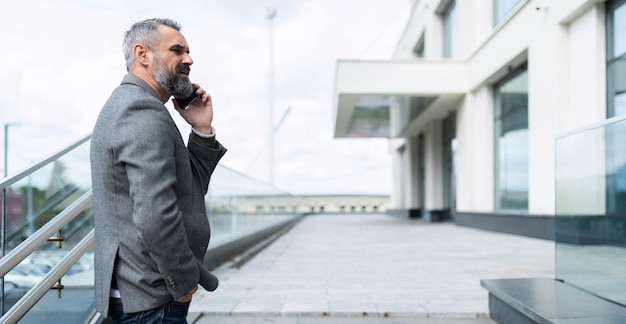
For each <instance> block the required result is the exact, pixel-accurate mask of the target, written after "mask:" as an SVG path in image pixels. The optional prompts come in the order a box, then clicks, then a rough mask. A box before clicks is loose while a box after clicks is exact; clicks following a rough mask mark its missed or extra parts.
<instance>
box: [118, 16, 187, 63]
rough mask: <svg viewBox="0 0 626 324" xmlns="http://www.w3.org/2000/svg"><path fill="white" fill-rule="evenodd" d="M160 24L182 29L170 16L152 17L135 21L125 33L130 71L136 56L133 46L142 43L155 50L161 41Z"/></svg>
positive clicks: (125, 56)
mask: <svg viewBox="0 0 626 324" xmlns="http://www.w3.org/2000/svg"><path fill="white" fill-rule="evenodd" d="M159 25H165V26H168V27H171V28H174V29H176V30H177V31H180V29H181V28H182V26H181V25H180V24H179V23H178V22H176V21H174V20H172V19H169V18H152V19H146V20H142V21H139V22H136V23H134V24H133V25H132V26H131V27H130V29H129V30H128V31H126V32H125V33H124V58H125V59H126V70H127V71H130V68H131V67H132V65H133V63H134V62H135V56H134V53H133V47H134V46H135V44H137V43H140V44H143V45H145V46H146V47H147V48H148V49H150V50H155V49H156V47H157V46H158V45H159V42H160V41H161V39H160V35H159V33H158V27H159Z"/></svg>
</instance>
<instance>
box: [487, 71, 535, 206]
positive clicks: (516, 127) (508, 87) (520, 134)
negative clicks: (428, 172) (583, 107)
mask: <svg viewBox="0 0 626 324" xmlns="http://www.w3.org/2000/svg"><path fill="white" fill-rule="evenodd" d="M494 93H495V96H494V99H495V132H494V133H495V166H496V168H495V169H496V174H495V179H496V183H495V195H496V199H495V201H496V209H498V210H527V209H528V71H527V69H526V67H525V66H524V67H523V68H521V69H519V70H518V71H516V72H515V73H513V74H512V75H510V76H509V77H507V78H506V79H504V80H502V81H501V82H499V83H498V84H496V85H495V88H494Z"/></svg>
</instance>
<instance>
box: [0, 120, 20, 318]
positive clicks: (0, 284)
mask: <svg viewBox="0 0 626 324" xmlns="http://www.w3.org/2000/svg"><path fill="white" fill-rule="evenodd" d="M17 125H18V124H16V123H8V124H4V177H5V178H6V177H7V176H8V175H9V172H8V170H7V166H8V160H9V159H8V151H9V126H17ZM6 193H7V192H6V190H5V189H2V195H1V196H0V197H1V198H2V199H1V200H2V205H1V206H0V207H1V208H2V210H0V212H1V213H2V228H0V245H1V246H0V257H4V255H5V253H6V244H5V243H6V242H5V238H6ZM0 293H2V296H4V277H2V278H0ZM0 314H4V298H2V303H0Z"/></svg>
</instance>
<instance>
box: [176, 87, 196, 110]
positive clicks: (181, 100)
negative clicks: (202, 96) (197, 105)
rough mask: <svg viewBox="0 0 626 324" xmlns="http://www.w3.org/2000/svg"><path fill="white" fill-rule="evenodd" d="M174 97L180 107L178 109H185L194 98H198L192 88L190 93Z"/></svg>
mask: <svg viewBox="0 0 626 324" xmlns="http://www.w3.org/2000/svg"><path fill="white" fill-rule="evenodd" d="M174 98H176V102H177V103H178V107H180V109H185V108H187V106H188V105H189V104H190V103H191V102H192V101H194V100H195V99H196V98H198V95H197V94H196V89H195V88H194V89H193V90H192V91H191V93H190V94H189V96H187V97H185V98H177V97H174Z"/></svg>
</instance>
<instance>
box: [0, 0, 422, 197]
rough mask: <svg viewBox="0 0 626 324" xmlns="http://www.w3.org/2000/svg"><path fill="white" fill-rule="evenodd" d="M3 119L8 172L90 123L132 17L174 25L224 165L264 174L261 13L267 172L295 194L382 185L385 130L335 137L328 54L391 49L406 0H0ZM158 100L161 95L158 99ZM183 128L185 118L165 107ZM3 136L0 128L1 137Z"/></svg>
mask: <svg viewBox="0 0 626 324" xmlns="http://www.w3.org/2000/svg"><path fill="white" fill-rule="evenodd" d="M0 6H1V8H0V30H2V32H1V33H2V40H3V43H4V44H5V48H4V50H3V51H1V52H0V89H1V90H0V94H1V96H0V124H6V123H19V126H14V127H11V128H10V130H9V173H14V172H17V171H19V170H21V169H23V168H25V167H27V166H28V165H29V164H30V163H33V162H36V161H38V160H40V159H42V158H44V157H46V156H47V155H49V154H51V153H54V152H56V151H58V150H59V149H61V148H63V147H65V146H67V145H69V144H70V143H72V142H74V141H75V140H77V139H78V138H80V137H82V136H84V135H86V134H89V133H90V132H91V129H92V127H93V124H94V122H95V120H96V117H97V114H98V112H99V110H100V108H101V107H102V104H103V103H104V102H105V100H106V99H107V98H108V96H109V95H110V93H111V91H112V90H113V89H114V88H115V87H116V86H117V85H118V84H119V82H120V81H121V79H122V76H123V75H124V74H125V73H126V70H125V67H124V61H123V57H122V49H121V43H122V35H123V33H124V31H125V30H127V29H128V27H130V25H131V24H132V23H133V22H135V21H138V20H141V19H145V18H152V17H170V18H173V19H175V20H177V21H179V22H180V23H181V24H182V25H183V30H182V32H183V34H184V35H185V37H186V39H187V41H188V43H189V45H190V48H191V56H192V58H193V59H194V64H193V66H192V71H191V79H192V80H193V81H194V82H196V83H198V84H200V85H201V86H202V87H203V88H205V89H207V90H208V91H209V92H210V93H211V94H212V97H213V101H214V109H215V120H214V126H215V128H216V129H217V134H218V138H219V140H220V141H221V142H222V143H223V144H224V145H225V146H226V147H227V148H228V149H229V152H228V153H227V155H226V156H225V157H224V159H223V160H222V163H223V165H225V166H227V167H230V168H232V169H235V170H237V171H240V172H244V173H246V174H249V175H251V176H253V177H255V178H258V179H260V180H264V181H267V180H269V163H268V161H269V153H268V152H269V150H268V142H269V141H268V129H269V124H270V122H269V109H270V108H269V107H270V94H269V93H270V91H269V89H270V86H269V84H270V82H269V80H270V78H269V75H270V63H269V62H270V54H269V53H270V30H271V28H270V23H269V20H268V19H267V17H266V13H267V8H276V10H277V15H276V17H275V18H274V20H273V35H274V38H273V39H274V47H273V49H274V50H273V53H274V76H275V78H274V89H275V90H274V123H277V122H278V120H279V118H280V117H281V116H282V115H283V113H284V112H285V110H286V109H287V108H288V107H291V110H290V112H289V113H288V114H287V115H286V118H285V120H284V123H282V125H281V127H280V128H279V129H278V130H277V132H276V133H275V160H274V161H275V162H274V168H275V169H274V170H275V171H274V174H275V176H274V178H275V179H274V180H275V183H276V185H277V186H278V187H281V188H283V189H285V190H287V191H289V192H291V193H294V194H311V193H312V194H319V193H377V194H379V193H382V194H387V193H390V190H391V189H390V188H391V182H390V179H391V158H390V155H389V153H388V143H387V140H386V139H335V138H333V135H334V114H335V110H334V109H335V107H334V103H333V100H334V98H333V90H334V80H335V68H336V63H337V60H338V59H389V58H391V55H392V53H393V49H394V48H395V45H396V42H397V41H398V39H399V37H400V34H401V33H402V30H403V28H404V26H405V23H406V21H407V19H408V13H409V10H410V5H409V0H385V1H382V0H314V1H310V0H309V1H305V0H258V1H254V0H246V1H244V0H221V1H218V0H204V1H199V0H196V1H186V0H178V1H161V0H158V1H122V0H65V1H47V0H35V1H33V0H24V1H12V2H10V3H7V2H5V3H3V4H1V5H0ZM168 106H170V104H169V103H168ZM176 121H177V123H179V126H180V128H181V132H182V133H183V134H184V136H183V137H184V138H186V136H187V135H186V134H187V133H188V131H189V129H188V127H187V126H185V125H183V123H181V120H180V118H179V117H176ZM0 137H2V139H3V140H4V134H3V132H2V134H0ZM0 167H3V166H0Z"/></svg>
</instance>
